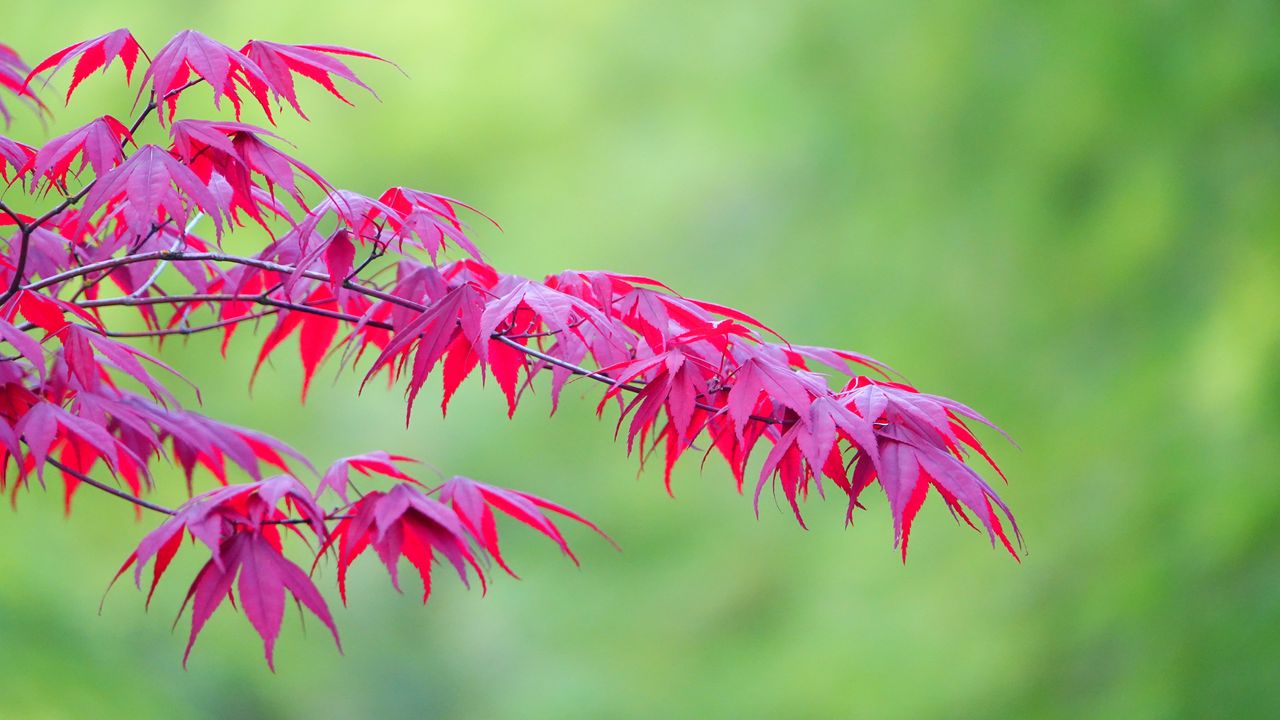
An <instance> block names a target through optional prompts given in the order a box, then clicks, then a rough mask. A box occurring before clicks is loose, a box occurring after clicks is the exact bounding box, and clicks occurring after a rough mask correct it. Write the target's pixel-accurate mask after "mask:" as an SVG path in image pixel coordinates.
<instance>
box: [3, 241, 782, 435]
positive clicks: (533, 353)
mask: <svg viewBox="0 0 1280 720" xmlns="http://www.w3.org/2000/svg"><path fill="white" fill-rule="evenodd" d="M150 260H168V261H171V262H225V263H233V264H237V265H247V266H249V267H255V268H259V269H261V270H269V271H271V272H278V273H281V274H285V275H295V274H296V275H300V276H302V277H305V278H309V279H312V280H324V281H328V280H329V279H330V278H329V276H328V275H327V274H325V273H322V272H316V271H313V270H301V271H299V270H298V268H296V267H294V266H292V265H282V264H280V263H274V262H270V261H268V260H259V259H257V258H247V257H241V256H238V255H228V254H226V253H214V252H201V253H183V252H175V251H171V250H154V251H151V252H147V253H139V254H137V255H125V256H122V257H118V258H109V259H107V260H102V261H99V262H96V263H90V264H88V265H82V266H80V267H78V268H72V269H70V270H67V271H65V272H62V273H58V274H57V275H51V276H50V277H48V278H45V279H43V280H41V281H39V282H35V283H31V284H30V285H27V286H24V287H23V289H24V290H39V289H41V288H43V287H46V286H48V285H52V284H54V283H58V282H62V281H64V280H69V279H71V278H74V277H77V276H79V275H83V274H85V273H88V272H96V271H98V270H103V269H111V268H115V267H120V266H124V265H128V264H131V263H135V262H146V261H150ZM369 262H372V257H371V258H370V259H369V260H367V261H366V262H365V263H363V264H362V265H363V266H367V265H368V264H369ZM342 287H344V288H346V289H348V290H351V291H353V292H356V293H359V294H362V295H365V296H368V297H372V298H375V299H378V300H382V301H384V302H389V303H393V304H395V305H399V306H401V307H404V308H408V309H410V310H416V311H418V312H422V311H424V310H426V309H427V306H426V305H423V304H422V303H418V302H414V301H413V300H409V299H408V298H403V297H400V296H398V295H392V294H391V293H386V292H383V291H381V290H377V289H375V288H370V287H368V286H366V285H361V284H359V283H357V282H353V281H352V280H351V279H350V278H348V279H347V280H344V281H343V282H342ZM236 301H240V302H253V303H258V304H261V305H268V306H271V307H277V308H281V309H284V310H296V311H299V312H308V313H311V314H314V315H323V316H325V317H329V318H332V319H335V320H344V321H347V322H359V321H360V318H359V317H357V316H355V315H350V314H348V313H342V312H336V311H333V310H326V309H323V308H317V307H312V306H308V305H300V304H298V303H292V302H287V301H283V300H276V299H274V298H271V297H268V296H266V295H265V294H259V295H218V294H193V295H168V296H160V297H148V298H108V299H105V300H94V301H89V302H84V303H78V304H79V305H80V306H81V307H86V308H90V307H106V306H110V305H165V304H176V303H180V302H236ZM365 325H368V326H370V327H376V328H379V329H383V330H391V331H394V330H395V327H394V326H392V325H390V324H388V323H382V322H378V321H374V320H367V321H365ZM490 337H491V338H492V339H493V340H497V341H498V342H501V343H502V344H504V345H507V346H509V347H511V348H512V349H514V350H517V351H519V352H521V353H524V354H525V355H528V356H529V357H533V358H537V359H538V360H541V361H543V362H546V363H549V364H551V365H555V366H557V367H560V368H563V369H565V370H568V371H569V372H571V373H573V374H574V375H578V376H580V377H585V378H590V379H592V380H595V381H597V382H600V383H604V384H606V385H609V386H610V387H614V386H616V387H618V388H620V389H622V390H626V391H627V392H631V393H638V392H640V391H641V390H642V389H643V388H642V387H641V386H639V385H635V384H632V383H622V384H619V383H618V382H617V380H616V379H615V378H612V377H610V376H609V375H608V374H605V373H602V372H600V371H598V370H591V369H590V368H585V367H582V366H581V365H575V364H574V363H571V362H569V361H567V360H561V359H560V358H557V357H555V356H553V355H548V354H547V353H544V352H542V351H540V350H537V349H536V348H532V347H529V346H527V345H524V344H522V343H519V342H517V341H516V340H515V339H513V338H512V337H509V336H507V335H505V334H502V333H493V334H492V335H490ZM695 405H696V407H698V408H699V409H701V410H705V411H707V412H711V413H718V412H720V411H721V410H722V408H720V407H717V406H715V405H711V404H709V403H705V402H698V403H695ZM750 419H751V420H754V421H756V422H763V423H767V424H770V425H774V424H778V423H780V422H782V421H781V420H778V419H777V418H773V417H767V416H764V415H755V414H753V415H751V416H750Z"/></svg>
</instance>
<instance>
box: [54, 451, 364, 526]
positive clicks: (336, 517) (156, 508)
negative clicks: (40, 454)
mask: <svg viewBox="0 0 1280 720" xmlns="http://www.w3.org/2000/svg"><path fill="white" fill-rule="evenodd" d="M45 462H46V463H48V464H50V465H52V466H54V467H55V468H57V469H59V470H61V471H62V472H64V473H66V474H67V475H70V476H71V477H73V478H75V479H77V480H79V481H80V482H82V483H84V484H86V485H89V486H91V487H94V488H97V489H98V490H101V491H103V492H105V493H107V494H108V495H111V496H114V497H117V498H120V499H121V500H124V501H126V502H129V503H133V504H134V505H137V506H138V507H140V508H144V509H147V510H151V511H153V512H158V513H163V514H165V515H177V514H178V510H176V509H175V508H171V507H166V506H164V505H159V504H157V503H153V502H151V501H149V500H144V499H142V498H140V497H138V496H137V495H132V494H130V493H127V492H125V491H124V490H121V489H119V488H115V487H112V486H110V485H108V484H106V483H104V482H102V481H100V480H94V479H93V478H92V477H90V476H89V475H86V474H85V473H82V472H80V471H79V470H76V469H74V468H70V467H68V466H66V465H64V464H62V463H61V462H59V461H57V460H54V459H53V458H46V459H45ZM350 518H351V516H350V515H346V514H343V513H342V512H341V511H340V510H335V511H333V512H331V513H328V514H326V515H325V516H324V518H323V520H324V522H326V523H329V522H335V521H342V520H349V519H350ZM309 522H311V520H309V519H308V518H300V517H299V518H281V519H278V520H264V521H263V523H262V524H264V525H305V524H307V523H309Z"/></svg>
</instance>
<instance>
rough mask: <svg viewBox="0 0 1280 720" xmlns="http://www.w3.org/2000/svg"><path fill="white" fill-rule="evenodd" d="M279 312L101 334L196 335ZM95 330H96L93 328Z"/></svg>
mask: <svg viewBox="0 0 1280 720" xmlns="http://www.w3.org/2000/svg"><path fill="white" fill-rule="evenodd" d="M278 312H280V311H279V310H278V309H274V310H264V311H262V312H256V313H249V314H247V315H241V316H240V317H234V318H227V319H225V320H219V321H218V322H212V323H208V324H207V325H184V326H182V327H176V328H161V329H158V330H137V331H120V330H108V331H107V332H105V333H103V334H104V335H106V336H107V337H115V338H159V337H168V336H170V335H195V334H196V333H202V332H206V331H208V330H217V329H218V328H223V327H226V326H228V325H235V324H237V323H241V322H245V321H247V320H257V319H259V318H264V317H269V316H271V315H275V314H276V313H278ZM94 330H96V328H94Z"/></svg>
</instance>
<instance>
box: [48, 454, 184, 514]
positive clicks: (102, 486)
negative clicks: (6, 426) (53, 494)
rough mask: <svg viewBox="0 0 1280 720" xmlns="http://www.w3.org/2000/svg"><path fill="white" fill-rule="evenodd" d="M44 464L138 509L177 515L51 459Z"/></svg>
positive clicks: (171, 510) (169, 509)
mask: <svg viewBox="0 0 1280 720" xmlns="http://www.w3.org/2000/svg"><path fill="white" fill-rule="evenodd" d="M45 462H46V463H48V464H50V465H52V466H54V467H56V468H58V469H59V470H61V471H62V472H64V473H66V474H68V475H70V476H71V477H73V478H75V479H77V480H79V481H80V482H82V483H84V484H86V485H90V486H92V487H95V488H97V489H99V490H101V491H102V492H104V493H107V494H109V495H114V496H116V497H118V498H120V499H121V500H125V501H127V502H131V503H133V504H134V505H137V506H138V507H140V508H146V509H147V510H153V511H155V512H158V513H164V514H165V515H177V514H178V511H177V510H174V509H173V508H170V507H165V506H164V505H157V504H156V503H153V502H151V501H149V500H143V499H142V498H140V497H138V496H137V495H131V494H129V493H127V492H125V491H123V490H121V489H119V488H114V487H111V486H110V485H108V484H106V483H104V482H101V481H99V480H94V479H93V478H91V477H89V476H88V475H86V474H84V473H82V472H80V471H79V470H75V469H72V468H70V467H67V466H66V465H63V464H62V463H60V462H58V461H57V460H54V459H53V458H45Z"/></svg>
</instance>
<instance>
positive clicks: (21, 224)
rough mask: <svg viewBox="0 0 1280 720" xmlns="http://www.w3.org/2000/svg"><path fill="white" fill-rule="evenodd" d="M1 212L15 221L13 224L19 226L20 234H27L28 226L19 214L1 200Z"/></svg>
mask: <svg viewBox="0 0 1280 720" xmlns="http://www.w3.org/2000/svg"><path fill="white" fill-rule="evenodd" d="M0 212H2V213H4V214H5V215H8V216H9V217H10V218H11V219H12V220H13V223H14V224H15V225H17V226H18V231H19V232H24V233H25V232H26V231H27V224H26V223H25V222H23V221H22V217H21V216H20V215H18V213H16V212H14V211H13V210H12V209H11V208H10V207H9V206H8V205H5V204H4V201H3V200H0Z"/></svg>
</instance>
